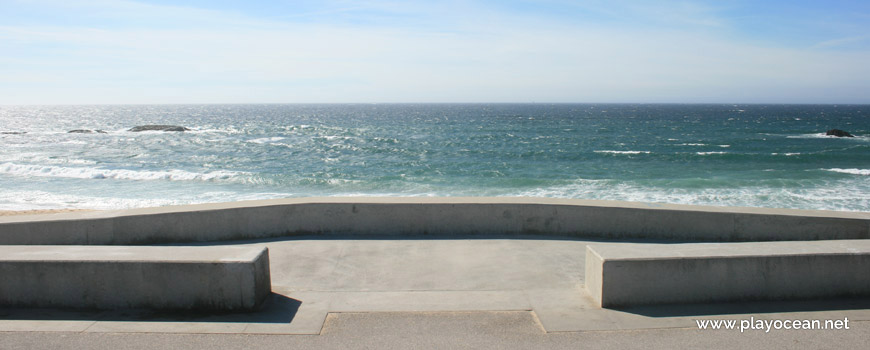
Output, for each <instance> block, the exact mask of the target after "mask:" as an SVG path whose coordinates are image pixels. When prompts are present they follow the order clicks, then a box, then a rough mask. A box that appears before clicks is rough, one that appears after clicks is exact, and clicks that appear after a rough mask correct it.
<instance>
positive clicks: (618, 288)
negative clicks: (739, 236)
mask: <svg viewBox="0 0 870 350" xmlns="http://www.w3.org/2000/svg"><path fill="white" fill-rule="evenodd" d="M586 249H587V251H586V277H587V279H586V290H587V292H589V294H590V295H591V296H592V298H593V299H594V300H595V302H596V304H598V305H600V306H601V307H624V306H633V305H644V304H666V303H708V302H727V301H751V300H790V299H820V298H834V297H870V274H868V273H866V272H867V271H870V240H839V241H814V242H756V243H689V244H599V245H590V246H587V248H586Z"/></svg>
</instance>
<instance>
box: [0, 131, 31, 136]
mask: <svg viewBox="0 0 870 350" xmlns="http://www.w3.org/2000/svg"><path fill="white" fill-rule="evenodd" d="M26 133H27V132H26V131H3V132H0V135H24V134H26Z"/></svg>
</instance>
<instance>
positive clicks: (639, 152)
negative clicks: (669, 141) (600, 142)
mask: <svg viewBox="0 0 870 350" xmlns="http://www.w3.org/2000/svg"><path fill="white" fill-rule="evenodd" d="M595 153H610V154H650V153H652V152H650V151H610V150H604V151H595Z"/></svg>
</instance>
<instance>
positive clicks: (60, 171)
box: [0, 163, 244, 181]
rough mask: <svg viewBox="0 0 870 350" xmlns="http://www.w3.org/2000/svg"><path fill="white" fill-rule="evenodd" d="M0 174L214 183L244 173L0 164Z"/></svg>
mask: <svg viewBox="0 0 870 350" xmlns="http://www.w3.org/2000/svg"><path fill="white" fill-rule="evenodd" d="M0 174H8V175H15V176H39V177H63V178H74V179H116V180H140V181H142V180H170V181H215V180H227V179H231V178H234V177H236V176H239V175H243V174H244V173H241V172H236V171H225V170H218V171H212V172H208V173H195V172H189V171H184V170H176V169H173V170H166V171H148V170H126V169H103V168H99V167H63V166H51V165H33V164H15V163H3V164H0Z"/></svg>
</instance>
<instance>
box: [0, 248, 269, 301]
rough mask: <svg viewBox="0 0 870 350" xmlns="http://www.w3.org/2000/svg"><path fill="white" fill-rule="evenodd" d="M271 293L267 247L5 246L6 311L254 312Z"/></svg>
mask: <svg viewBox="0 0 870 350" xmlns="http://www.w3.org/2000/svg"><path fill="white" fill-rule="evenodd" d="M269 293H271V281H270V277H269V251H268V250H267V249H266V248H261V247H256V248H252V247H129V246H0V306H7V307H10V306H13V307H61V308H88V309H125V308H144V309H185V310H186V309H199V310H220V311H228V310H250V309H253V308H255V307H257V306H259V305H260V304H261V303H262V302H263V301H264V300H265V298H266V297H267V296H268V294H269Z"/></svg>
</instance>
